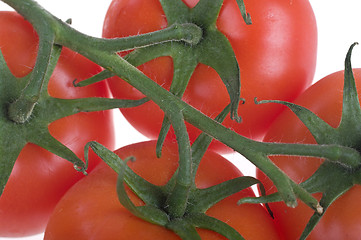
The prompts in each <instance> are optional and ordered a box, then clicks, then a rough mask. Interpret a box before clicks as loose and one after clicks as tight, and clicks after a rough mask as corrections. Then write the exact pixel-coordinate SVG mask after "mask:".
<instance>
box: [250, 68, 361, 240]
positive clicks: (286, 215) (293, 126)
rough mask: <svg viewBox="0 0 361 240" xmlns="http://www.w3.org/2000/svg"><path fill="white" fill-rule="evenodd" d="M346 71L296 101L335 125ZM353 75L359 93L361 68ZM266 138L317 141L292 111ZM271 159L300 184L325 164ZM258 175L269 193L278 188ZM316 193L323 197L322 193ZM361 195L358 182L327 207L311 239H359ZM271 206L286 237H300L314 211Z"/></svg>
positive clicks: (318, 84) (272, 128) (313, 161)
mask: <svg viewBox="0 0 361 240" xmlns="http://www.w3.org/2000/svg"><path fill="white" fill-rule="evenodd" d="M343 74H344V72H343V71H339V72H336V73H333V74H331V75H328V76H326V77H325V78H323V79H321V80H320V81H318V82H317V83H315V84H314V85H313V86H311V87H310V88H309V89H307V90H306V91H305V92H304V93H303V94H301V95H300V96H299V97H298V98H297V99H296V100H295V103H296V104H298V105H301V106H304V107H306V108H308V109H309V110H311V111H312V112H314V113H316V114H317V115H318V116H319V117H321V118H322V119H323V120H324V121H326V122H327V123H328V124H330V125H331V126H332V127H337V126H338V125H339V123H340V120H341V112H342V89H343V78H344V76H343ZM354 75H355V79H356V85H357V87H358V94H359V96H360V94H361V90H360V89H361V69H354ZM264 140H265V141H267V142H284V143H310V144H315V143H316V141H315V139H314V138H313V137H312V135H311V133H310V132H309V131H308V130H307V128H306V127H305V125H304V124H303V123H302V122H301V121H300V120H299V119H298V118H297V117H296V116H295V115H294V114H293V113H292V112H291V111H290V110H286V111H284V112H283V113H282V114H280V116H279V117H278V118H277V119H276V120H275V122H274V123H273V124H272V126H271V127H270V130H269V131H268V133H267V134H266V136H265V139H264ZM271 159H272V160H273V161H274V162H275V163H276V165H277V166H279V167H280V168H281V169H282V170H283V171H285V173H286V174H287V175H288V176H290V178H291V179H293V180H294V181H295V182H297V183H300V182H302V181H304V180H306V179H307V178H309V177H310V176H311V175H312V174H313V173H314V172H315V171H316V170H317V168H318V167H319V166H320V164H321V163H322V160H321V159H317V158H305V157H286V156H283V157H271ZM257 177H258V178H259V179H260V180H261V181H262V182H263V183H264V185H265V187H266V189H267V191H268V192H267V193H268V194H269V193H272V192H274V191H275V187H274V186H273V185H272V183H271V182H270V180H269V179H268V178H267V177H266V176H265V175H264V174H263V173H261V172H260V171H257ZM314 196H316V197H317V198H318V199H320V198H321V194H315V195H314ZM360 198H361V187H360V186H359V185H355V186H354V187H352V188H351V190H349V191H348V192H346V193H345V194H344V195H343V196H341V197H340V198H339V199H337V200H336V201H335V202H334V203H333V204H332V205H331V206H330V207H329V208H328V209H327V211H326V213H325V215H324V216H323V217H322V219H321V221H320V222H319V223H318V224H317V225H316V227H315V229H314V230H313V231H312V232H311V234H310V237H309V238H308V239H313V240H314V239H335V240H336V239H358V238H359V237H360V233H361V227H360V223H361V217H360V215H359V212H360V211H361V209H360V205H359V199H360ZM270 206H271V208H272V210H273V212H274V215H275V220H276V222H277V223H278V224H279V225H280V227H281V229H283V231H284V233H285V236H286V238H287V239H298V238H299V237H300V235H301V233H302V231H303V229H304V228H305V226H306V224H307V222H308V220H309V219H310V217H311V216H312V214H313V211H312V210H311V209H310V208H309V207H307V206H306V205H305V204H304V203H303V202H300V201H299V206H298V207H296V208H295V209H291V208H287V206H286V205H285V204H284V203H273V204H270ZM346 206H347V207H346Z"/></svg>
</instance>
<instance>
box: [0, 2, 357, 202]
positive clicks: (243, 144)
mask: <svg viewBox="0 0 361 240" xmlns="http://www.w3.org/2000/svg"><path fill="white" fill-rule="evenodd" d="M4 2H6V3H9V5H11V6H12V7H14V8H15V9H16V10H18V11H19V12H20V13H21V14H22V15H24V16H26V18H27V19H29V20H30V22H32V21H31V20H32V19H33V18H34V19H35V18H38V17H39V15H41V17H42V21H45V22H48V23H49V24H56V26H55V27H54V29H57V31H58V33H69V32H71V33H72V35H70V36H71V37H70V36H69V35H67V34H65V35H63V34H57V39H56V43H58V44H60V45H64V46H66V47H69V48H71V49H73V50H75V51H77V52H79V53H80V54H82V55H84V56H85V57H87V58H89V59H90V60H92V61H94V62H95V63H97V64H99V65H101V66H103V67H104V68H105V69H108V70H110V71H113V72H114V73H115V74H116V75H118V76H119V77H121V78H122V79H123V80H125V81H127V82H128V83H130V84H131V85H132V86H133V87H135V88H137V89H138V90H140V91H141V92H142V93H143V94H144V95H146V96H147V97H149V98H150V99H151V100H153V101H154V102H155V103H156V104H158V105H159V106H160V107H161V109H163V110H164V111H165V112H166V114H168V112H169V111H170V109H171V108H170V107H169V106H170V105H176V106H177V108H178V109H182V113H183V115H184V119H185V120H186V121H188V122H189V123H190V124H192V125H194V126H196V127H197V128H199V129H200V130H202V131H204V132H206V133H207V134H209V135H211V136H212V137H214V138H216V139H218V140H219V141H221V142H223V143H224V144H226V145H228V146H229V147H231V148H233V149H235V150H236V151H237V152H240V153H241V154H242V155H244V156H245V157H246V158H248V159H249V160H250V161H251V162H252V163H253V164H254V165H256V166H257V167H259V168H260V169H261V170H262V171H264V172H265V174H266V175H268V176H272V177H273V180H275V183H277V184H276V185H277V187H282V188H284V189H289V190H287V191H285V192H283V194H282V195H283V199H285V200H286V202H288V203H289V204H291V205H292V204H293V203H295V199H294V196H293V195H294V194H293V193H292V186H291V185H290V180H289V178H288V177H287V176H286V175H284V173H282V171H281V170H280V169H278V168H277V167H276V166H275V165H274V164H273V163H272V162H271V161H270V160H269V159H266V158H265V157H264V156H265V155H278V154H283V155H301V156H316V157H323V158H328V159H335V158H336V159H350V161H351V162H354V161H360V160H361V156H360V154H359V153H358V152H357V151H356V150H354V149H351V148H345V147H341V146H329V145H305V144H278V143H261V142H256V141H252V140H250V139H247V138H245V137H243V136H240V135H239V134H237V133H235V132H233V131H232V130H230V129H227V128H226V127H224V126H222V125H221V124H219V123H217V122H216V121H214V120H212V119H210V118H208V117H207V116H205V115H204V114H202V113H200V112H199V111H198V110H196V109H194V108H192V107H190V106H189V105H188V104H186V103H185V102H183V101H182V100H181V99H179V98H177V97H175V96H174V95H173V94H171V93H169V92H168V91H167V90H165V89H163V88H162V87H161V86H159V85H158V84H157V83H155V82H154V81H152V80H151V79H150V78H148V77H147V76H145V75H144V74H143V73H141V72H140V71H139V70H138V69H136V68H135V67H134V66H132V65H131V64H129V63H128V62H127V61H125V60H124V59H122V58H121V57H119V56H118V55H117V54H110V53H106V52H104V51H102V50H101V49H98V48H97V47H96V46H95V47H90V46H89V45H90V43H89V40H88V38H87V37H86V36H85V35H83V34H81V33H79V32H76V31H70V27H69V26H67V25H65V24H63V23H62V22H60V21H58V20H57V19H56V18H55V17H53V16H51V15H50V14H49V13H48V12H46V11H44V9H43V8H41V7H40V6H39V5H37V4H36V3H35V2H34V1H32V0H4ZM25 5H26V7H24V6H25ZM330 149H331V150H332V151H329V150H330ZM334 154H335V155H334ZM260 155H262V157H260ZM182 172H183V171H182ZM184 172H185V171H184ZM187 174H188V173H187ZM179 175H181V174H179ZM277 176H280V177H281V178H280V179H278V178H277ZM190 179H191V178H190Z"/></svg>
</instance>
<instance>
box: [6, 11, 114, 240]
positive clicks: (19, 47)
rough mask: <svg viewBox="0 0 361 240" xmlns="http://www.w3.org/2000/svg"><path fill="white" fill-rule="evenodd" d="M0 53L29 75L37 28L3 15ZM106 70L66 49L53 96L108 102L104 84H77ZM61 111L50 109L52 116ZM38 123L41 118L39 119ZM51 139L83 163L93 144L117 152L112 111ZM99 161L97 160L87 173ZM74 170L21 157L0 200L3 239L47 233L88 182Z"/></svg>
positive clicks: (47, 158) (85, 116) (39, 156)
mask: <svg viewBox="0 0 361 240" xmlns="http://www.w3.org/2000/svg"><path fill="white" fill-rule="evenodd" d="M0 22H1V28H0V48H1V51H2V53H3V55H4V58H5V61H6V62H7V64H8V66H9V68H10V70H11V71H12V73H13V74H14V75H15V76H17V77H23V76H25V75H27V74H28V73H29V72H30V71H31V69H32V68H33V66H34V64H35V58H36V55H37V48H38V46H37V44H38V37H37V35H36V33H35V31H34V30H33V28H32V26H31V25H30V24H29V23H28V22H27V21H25V20H24V19H23V18H22V17H21V16H20V15H18V14H16V13H14V12H0ZM100 71H101V68H100V67H99V66H98V65H96V64H94V63H92V62H90V61H89V60H87V59H86V58H84V57H82V56H81V55H79V54H77V53H74V52H72V51H70V50H69V49H66V48H64V49H63V50H62V53H61V56H60V59H59V62H58V64H57V67H56V69H55V71H54V73H53V75H52V77H51V79H50V82H49V87H48V92H49V94H50V95H51V96H53V97H58V98H67V99H70V98H84V97H95V96H97V97H109V96H110V93H109V89H108V86H107V85H106V84H105V83H99V84H96V85H93V86H89V87H84V88H75V87H73V83H72V82H73V80H74V79H78V80H79V81H80V80H83V79H86V78H88V77H90V76H92V75H93V74H96V73H98V72H100ZM52 111H56V109H49V114H51V112H52ZM34 117H36V116H34ZM49 131H50V133H51V134H52V135H53V136H54V137H55V138H56V139H58V140H59V141H60V142H62V143H63V144H65V145H66V146H67V147H69V148H70V149H71V150H72V151H74V153H76V154H77V155H78V156H79V157H81V158H83V152H84V146H85V144H86V143H87V142H89V141H91V140H97V141H99V142H102V143H103V144H104V145H106V146H108V147H109V148H114V135H113V122H112V114H111V112H109V111H104V112H95V113H80V114H76V115H72V116H70V117H66V118H63V119H59V120H57V121H55V122H53V123H51V124H50V125H49ZM98 163H99V159H98V158H96V157H93V158H92V161H90V162H89V168H88V172H90V171H91V170H92V169H93V168H94V167H95V166H96V165H97V164H98ZM83 177H84V175H83V174H82V173H79V172H77V171H76V170H75V169H74V167H73V165H72V164H71V163H70V162H68V161H66V160H64V159H62V158H60V157H58V156H55V155H54V154H52V153H50V152H48V151H46V150H44V149H42V148H40V147H39V146H36V145H34V144H27V145H26V146H25V147H24V149H23V150H22V151H21V153H20V155H19V157H18V159H17V161H16V163H15V166H14V169H13V171H12V173H11V176H10V179H9V181H8V183H7V185H6V187H5V190H4V193H3V195H2V196H1V197H0V236H4V237H5V236H6V237H21V236H26V235H31V234H36V233H40V232H43V231H44V229H45V226H46V223H47V221H48V218H49V216H50V213H51V212H52V211H53V209H54V207H55V205H56V203H57V202H58V201H59V199H60V198H61V197H62V195H63V194H64V193H65V192H66V191H67V190H68V189H69V188H70V187H71V186H72V185H73V184H74V183H75V182H77V181H78V180H80V179H81V178H83Z"/></svg>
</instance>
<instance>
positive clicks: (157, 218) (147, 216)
mask: <svg viewBox="0 0 361 240" xmlns="http://www.w3.org/2000/svg"><path fill="white" fill-rule="evenodd" d="M89 147H90V148H91V149H92V150H93V151H94V152H95V153H96V154H97V155H98V156H99V157H100V158H101V159H102V160H103V161H105V163H107V164H108V165H109V166H110V167H111V168H112V169H113V170H115V171H116V172H117V173H118V180H117V193H118V199H119V202H120V203H121V204H122V205H123V206H124V207H125V208H126V209H128V210H129V211H130V212H132V214H134V215H135V216H137V217H139V218H141V219H143V220H146V221H148V222H151V223H154V224H157V225H160V226H165V225H166V224H167V223H168V220H169V219H168V215H167V214H166V213H165V212H164V211H162V210H160V209H159V207H158V206H157V205H158V204H159V203H158V201H159V196H161V195H162V192H161V189H160V187H157V186H155V185H153V184H151V183H149V182H147V181H146V180H145V179H143V178H141V177H139V176H138V175H136V174H135V173H134V172H133V171H132V170H131V169H130V168H129V167H128V166H127V163H126V162H127V161H129V160H133V161H135V160H134V159H132V157H129V158H128V159H126V160H125V161H123V160H122V159H120V158H119V157H118V156H117V155H116V154H115V153H113V152H112V151H110V150H109V149H107V148H105V147H104V146H103V145H101V144H99V143H97V142H89V143H88V144H87V145H86V147H85V154H84V155H85V158H88V149H89ZM125 184H127V185H128V186H129V187H130V188H131V190H133V191H134V192H135V193H136V194H137V195H138V197H140V198H141V199H142V200H143V201H144V202H145V203H146V205H145V206H135V205H134V204H133V202H132V201H131V200H130V198H129V196H128V194H127V192H126V189H125ZM138 187H139V188H140V189H139V188H138ZM152 193H153V194H152ZM154 193H155V194H154ZM147 203H148V204H147ZM149 203H150V204H149ZM152 204H154V205H152Z"/></svg>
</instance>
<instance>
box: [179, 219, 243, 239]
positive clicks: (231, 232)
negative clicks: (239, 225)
mask: <svg viewBox="0 0 361 240" xmlns="http://www.w3.org/2000/svg"><path fill="white" fill-rule="evenodd" d="M185 220H186V221H187V222H189V223H190V224H192V225H193V226H195V227H198V228H203V229H208V230H211V231H214V232H216V233H219V234H220V235H222V236H224V237H226V238H227V239H229V240H244V238H243V237H242V235H241V234H239V233H238V232H237V231H236V230H235V229H234V228H232V227H231V226H230V225H228V224H227V223H225V222H222V221H221V220H218V219H217V218H213V217H210V216H207V215H206V214H204V213H192V214H189V215H187V216H186V217H185Z"/></svg>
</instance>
